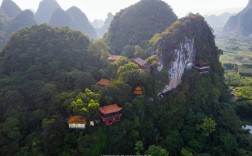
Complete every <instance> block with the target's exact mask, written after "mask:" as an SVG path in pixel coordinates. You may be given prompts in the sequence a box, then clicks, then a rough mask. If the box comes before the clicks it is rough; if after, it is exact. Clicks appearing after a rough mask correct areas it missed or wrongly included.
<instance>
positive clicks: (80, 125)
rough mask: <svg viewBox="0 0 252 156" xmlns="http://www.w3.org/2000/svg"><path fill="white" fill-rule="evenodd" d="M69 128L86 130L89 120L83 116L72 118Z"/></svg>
mask: <svg viewBox="0 0 252 156" xmlns="http://www.w3.org/2000/svg"><path fill="white" fill-rule="evenodd" d="M67 122H68V126H69V128H72V129H85V128H86V123H87V120H86V118H84V117H82V116H70V118H69V119H68V121H67Z"/></svg>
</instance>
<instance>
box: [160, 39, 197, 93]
mask: <svg viewBox="0 0 252 156" xmlns="http://www.w3.org/2000/svg"><path fill="white" fill-rule="evenodd" d="M169 53H174V55H175V59H174V61H173V62H171V64H170V69H169V70H168V75H167V76H168V77H169V84H167V85H165V87H164V89H163V91H162V92H161V93H166V92H168V91H170V90H172V89H174V88H176V87H177V86H178V85H179V84H180V83H181V79H182V76H183V74H184V71H185V69H188V70H190V69H191V68H192V67H193V64H194V60H195V47H194V39H193V38H192V39H188V38H185V40H184V42H181V43H180V44H179V48H177V49H175V50H173V51H170V52H169ZM162 56H163V55H162V54H160V60H159V67H158V71H159V72H161V71H162V70H164V68H163V66H164V63H163V62H164V61H165V60H163V58H162ZM161 93H160V94H161Z"/></svg>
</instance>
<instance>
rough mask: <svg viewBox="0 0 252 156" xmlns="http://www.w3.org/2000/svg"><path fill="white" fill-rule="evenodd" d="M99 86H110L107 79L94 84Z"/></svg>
mask: <svg viewBox="0 0 252 156" xmlns="http://www.w3.org/2000/svg"><path fill="white" fill-rule="evenodd" d="M96 83H97V84H98V85H100V86H107V85H109V84H111V82H110V80H107V79H100V80H99V81H98V82H96Z"/></svg>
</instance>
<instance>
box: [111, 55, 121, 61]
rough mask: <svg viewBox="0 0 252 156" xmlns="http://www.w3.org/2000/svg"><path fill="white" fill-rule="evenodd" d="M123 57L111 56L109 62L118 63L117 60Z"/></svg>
mask: <svg viewBox="0 0 252 156" xmlns="http://www.w3.org/2000/svg"><path fill="white" fill-rule="evenodd" d="M121 57H122V56H120V55H111V56H110V57H109V58H108V60H109V61H117V60H119V59H120V58H121Z"/></svg>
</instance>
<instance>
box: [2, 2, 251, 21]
mask: <svg viewBox="0 0 252 156" xmlns="http://www.w3.org/2000/svg"><path fill="white" fill-rule="evenodd" d="M13 1H14V2H15V3H17V4H18V5H19V6H20V7H21V8H22V9H33V10H37V8H38V5H39V2H40V1H41V0H13ZM57 1H58V3H59V4H60V5H61V7H62V8H63V9H68V8H69V7H71V6H73V5H75V6H77V7H79V8H80V9H81V10H82V11H83V12H85V14H86V15H87V16H88V18H89V19H90V21H92V20H94V19H96V18H97V19H104V18H105V17H106V15H107V13H108V12H112V13H113V14H115V13H116V12H118V11H120V9H123V8H125V7H127V6H130V5H132V4H134V3H136V2H138V1H139V0H57ZM164 1H165V2H167V3H168V4H169V5H170V6H171V7H172V8H173V10H174V12H175V13H176V14H177V15H178V16H179V17H182V16H185V15H186V14H187V13H188V12H193V13H197V12H199V13H201V14H202V15H205V14H214V13H216V14H220V13H222V11H234V10H236V11H237V10H238V9H239V8H243V7H245V6H246V4H247V3H248V0H164ZM0 2H2V0H0Z"/></svg>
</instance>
